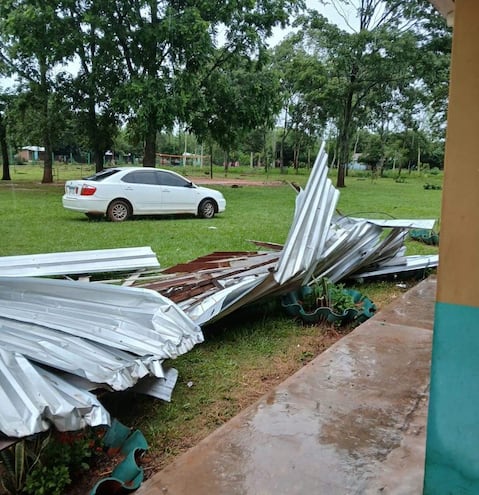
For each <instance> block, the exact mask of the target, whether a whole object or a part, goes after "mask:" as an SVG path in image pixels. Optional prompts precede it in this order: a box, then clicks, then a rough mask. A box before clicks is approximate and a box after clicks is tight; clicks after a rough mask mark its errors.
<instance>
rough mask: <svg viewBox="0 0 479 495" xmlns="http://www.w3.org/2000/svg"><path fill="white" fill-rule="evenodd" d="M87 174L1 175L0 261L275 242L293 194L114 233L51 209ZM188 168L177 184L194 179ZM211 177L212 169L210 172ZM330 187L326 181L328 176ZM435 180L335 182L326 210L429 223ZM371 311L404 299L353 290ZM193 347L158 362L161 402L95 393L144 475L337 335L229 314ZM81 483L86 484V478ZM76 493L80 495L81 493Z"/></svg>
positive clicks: (375, 286) (248, 193)
mask: <svg viewBox="0 0 479 495" xmlns="http://www.w3.org/2000/svg"><path fill="white" fill-rule="evenodd" d="M300 172H301V173H299V174H297V175H296V174H294V173H292V172H291V171H290V172H289V174H287V175H280V174H279V172H278V171H276V170H275V171H272V172H271V173H270V174H268V180H285V179H286V180H292V181H294V182H297V183H299V184H301V185H304V184H305V183H306V180H307V176H306V173H305V171H300ZM87 173H89V171H87V170H86V169H85V168H84V167H82V168H81V169H79V168H78V167H69V168H67V167H65V166H63V167H61V168H60V167H59V168H58V170H57V172H56V174H55V177H56V179H55V180H56V182H55V183H54V184H51V185H46V184H40V180H41V168H40V167H39V166H36V167H35V166H22V167H16V171H15V170H12V179H13V180H12V181H11V182H1V183H0V210H1V211H2V221H1V230H0V232H1V242H0V255H2V256H7V255H19V254H32V253H44V252H59V251H71V250H86V249H103V248H118V247H129V246H151V247H152V249H153V250H154V251H155V253H156V254H157V256H158V258H159V260H160V263H161V265H162V266H163V267H166V266H171V265H174V264H176V263H180V262H184V261H188V260H191V259H193V258H195V257H197V256H200V255H204V254H208V253H211V252H212V251H221V250H223V251H230V250H255V249H256V248H255V246H254V245H252V244H251V243H250V242H248V240H249V239H255V240H262V241H271V242H278V243H283V242H284V241H285V239H286V236H287V233H288V230H289V227H290V225H291V220H292V218H293V212H294V204H295V192H294V190H293V188H292V187H290V186H289V185H288V184H286V183H285V184H284V185H280V186H277V187H246V186H245V187H238V188H231V187H225V186H218V187H216V186H215V187H216V188H217V189H219V190H221V191H222V192H223V194H224V195H225V197H226V200H227V209H226V211H225V212H224V213H222V214H220V215H218V216H217V217H215V218H214V219H212V220H202V219H197V218H191V217H182V218H175V217H163V218H160V217H158V218H141V219H137V220H132V221H128V222H124V223H111V222H108V221H106V220H102V221H99V222H95V221H89V220H88V219H87V218H86V217H85V216H84V215H82V214H77V213H74V212H69V211H66V210H64V209H63V208H62V206H61V196H62V194H63V181H64V180H66V179H68V178H74V177H75V176H76V177H81V176H82V175H85V174H87ZM204 173H205V171H198V170H191V171H188V174H189V176H191V177H192V178H194V174H197V175H198V174H204ZM233 174H238V175H236V177H238V178H252V179H255V180H257V179H258V177H260V178H261V180H263V179H264V177H265V174H264V172H259V171H251V170H248V169H243V170H241V171H239V170H234V171H230V172H229V174H228V175H229V176H230V177H231V176H233ZM215 176H216V177H223V176H224V173H223V171H222V170H221V169H220V170H216V171H215ZM331 177H332V180H333V182H335V177H334V174H333V173H332V175H331ZM440 180H441V178H440V177H437V176H435V177H433V178H431V177H425V176H417V175H411V176H409V175H407V174H406V175H405V182H403V183H399V182H395V180H394V178H393V177H387V178H378V179H377V180H375V181H371V179H370V178H369V177H367V176H366V177H357V176H351V177H347V179H346V185H347V187H346V188H344V189H342V190H341V196H340V201H339V205H338V208H339V210H340V211H341V212H342V213H344V214H353V215H362V214H364V215H366V216H370V217H382V218H388V217H394V218H403V217H405V218H434V219H438V218H439V216H440V202H441V191H438V190H424V188H423V185H424V184H425V183H427V182H429V183H431V182H434V183H435V184H440ZM407 245H408V254H417V253H430V252H437V248H434V247H430V246H426V245H424V244H421V243H418V242H413V241H408V243H407ZM357 288H359V290H361V291H362V292H363V293H365V295H367V296H368V297H370V299H372V300H373V301H374V302H375V303H376V305H377V306H378V307H382V306H383V305H384V304H386V303H387V302H388V301H390V300H391V299H392V298H394V297H397V296H398V295H400V294H401V292H403V291H404V289H403V288H401V287H398V286H397V285H396V283H395V282H394V281H393V282H375V283H370V284H365V285H363V286H360V287H357ZM204 334H205V342H204V343H203V344H201V345H199V346H196V347H195V348H194V349H193V350H192V351H191V352H189V353H187V354H186V355H184V356H181V357H180V358H178V359H177V360H176V361H174V362H169V363H168V364H170V365H173V366H175V367H176V368H177V369H178V370H179V381H178V384H177V386H176V388H175V390H174V393H173V401H172V402H171V403H169V404H166V403H163V402H159V401H156V400H153V399H150V398H147V397H143V396H135V397H132V396H131V394H129V393H128V392H126V393H117V394H113V395H105V396H103V398H102V400H103V401H104V402H105V404H107V406H108V408H109V409H110V411H111V412H112V415H113V416H116V417H118V419H119V420H120V421H122V422H124V423H126V424H129V425H131V426H135V427H139V428H140V429H141V430H142V431H143V432H144V433H145V434H146V436H147V438H148V441H149V443H150V446H151V449H150V455H149V457H148V458H147V462H146V466H145V467H146V470H147V474H151V473H152V472H153V471H155V470H157V469H158V468H159V467H160V466H162V465H164V464H165V463H167V462H168V461H169V460H170V459H171V458H172V456H174V455H176V454H178V453H179V452H182V451H184V450H185V449H186V448H188V447H190V446H192V445H194V444H195V443H196V442H198V441H199V440H200V439H201V438H202V437H204V436H205V435H207V434H208V433H209V432H211V431H212V430H214V429H215V428H216V427H218V426H219V425H220V424H222V423H223V422H225V421H226V420H228V419H229V418H231V417H232V416H234V415H235V414H236V413H237V412H238V411H239V410H241V409H242V408H243V407H245V406H246V405H248V404H250V403H252V402H253V401H254V400H256V399H257V398H258V397H259V396H260V395H262V394H263V393H265V391H267V390H268V389H269V388H270V387H271V386H273V385H274V384H275V383H278V382H280V381H281V380H283V379H284V378H285V377H286V376H288V375H290V374H291V373H293V372H294V371H295V370H297V369H299V368H300V367H301V366H303V364H304V363H305V362H307V361H308V360H310V359H311V358H312V357H314V356H315V355H317V354H318V353H319V352H321V351H322V350H323V349H324V348H327V347H328V345H330V344H331V343H332V342H334V340H336V339H337V338H338V337H339V336H338V335H337V334H336V332H335V330H332V329H331V328H329V327H325V326H324V325H317V326H304V325H302V324H300V323H298V322H297V321H294V320H291V319H290V318H289V317H287V316H286V315H285V314H283V312H282V310H281V308H280V307H279V306H278V305H277V304H275V303H274V302H272V303H271V305H266V306H263V307H260V308H253V309H252V310H251V311H244V312H239V313H235V314H234V315H231V316H230V317H227V318H224V319H222V320H220V321H219V322H217V323H216V324H215V325H213V326H211V327H207V328H206V329H204ZM90 478H91V479H90V480H89V482H90V481H91V482H92V484H93V483H94V482H95V481H96V479H94V477H90ZM85 491H86V490H85Z"/></svg>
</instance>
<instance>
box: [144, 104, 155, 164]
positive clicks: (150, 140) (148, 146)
mask: <svg viewBox="0 0 479 495" xmlns="http://www.w3.org/2000/svg"><path fill="white" fill-rule="evenodd" d="M147 118H148V129H147V131H146V136H145V151H144V155H143V166H144V167H155V166H156V111H154V110H152V111H151V112H150V113H149V114H148V116H147Z"/></svg>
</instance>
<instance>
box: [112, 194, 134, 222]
mask: <svg viewBox="0 0 479 495" xmlns="http://www.w3.org/2000/svg"><path fill="white" fill-rule="evenodd" d="M106 214H107V216H108V218H109V219H110V220H111V221H112V222H123V221H124V220H127V219H128V218H130V216H131V206H130V204H129V203H128V202H127V201H125V200H123V199H115V200H113V201H112V202H111V203H110V206H108V211H107V213H106Z"/></svg>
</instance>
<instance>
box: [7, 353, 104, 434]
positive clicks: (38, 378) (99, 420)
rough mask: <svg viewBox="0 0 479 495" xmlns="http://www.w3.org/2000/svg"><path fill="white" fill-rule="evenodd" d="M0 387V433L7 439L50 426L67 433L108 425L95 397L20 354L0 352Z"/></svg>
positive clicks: (36, 431)
mask: <svg viewBox="0 0 479 495" xmlns="http://www.w3.org/2000/svg"><path fill="white" fill-rule="evenodd" d="M0 383H1V384H2V386H1V387H0V401H1V404H2V407H1V408H0V426H1V428H0V429H1V431H2V432H3V433H4V434H5V435H7V436H10V437H24V436H27V435H31V434H33V433H38V432H40V431H45V430H47V429H48V428H49V427H50V424H51V423H53V424H54V425H55V426H56V427H57V428H58V429H59V430H61V431H65V430H77V429H80V428H83V427H84V426H85V425H86V424H91V425H99V424H108V422H109V416H108V413H107V412H106V411H105V410H104V408H103V407H102V405H101V404H100V403H99V401H98V400H97V398H96V397H95V396H94V395H93V394H90V393H88V392H86V391H82V390H80V389H78V388H76V387H71V386H70V385H69V384H68V383H67V382H64V381H63V380H62V379H61V378H59V377H58V376H54V375H52V374H51V373H49V372H48V371H46V370H44V369H41V368H39V367H37V366H35V365H34V364H32V363H31V362H30V361H29V360H28V359H26V358H25V357H23V356H22V355H21V354H18V353H13V352H8V351H5V350H3V349H0Z"/></svg>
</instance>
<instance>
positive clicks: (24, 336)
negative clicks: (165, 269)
mask: <svg viewBox="0 0 479 495" xmlns="http://www.w3.org/2000/svg"><path fill="white" fill-rule="evenodd" d="M202 341H203V334H202V332H201V329H200V328H199V326H198V325H196V324H195V323H193V322H192V321H191V319H190V318H188V317H187V316H186V315H185V314H184V312H183V311H181V309H180V308H179V307H178V306H177V305H176V304H174V303H173V302H172V301H170V300H168V299H167V298H165V297H163V296H161V295H160V294H158V293H156V292H154V291H150V290H146V289H135V288H129V287H118V286H113V285H103V284H91V283H87V282H75V281H68V280H50V279H36V278H28V277H25V278H13V277H1V278H0V352H1V358H2V359H1V363H0V375H1V379H0V383H1V384H2V387H1V388H0V394H1V395H0V398H1V399H3V404H5V407H2V409H1V413H0V431H2V432H3V433H4V434H5V435H9V436H25V435H29V434H32V433H36V432H38V431H42V430H45V429H47V428H48V427H49V425H50V424H51V423H53V424H55V426H56V427H57V428H58V429H60V430H68V429H73V430H75V429H79V428H82V427H83V426H84V425H85V424H92V425H96V424H104V422H105V421H107V420H108V414H107V413H106V411H104V410H103V408H102V407H101V405H100V404H99V403H98V402H97V401H96V399H95V397H94V396H93V395H92V394H90V393H88V391H87V389H88V388H91V387H87V386H86V385H82V386H79V382H78V380H77V381H76V383H75V380H74V379H73V380H70V379H68V376H76V377H78V378H79V379H82V380H85V381H88V382H89V383H93V384H95V387H97V388H98V387H104V386H107V387H109V388H111V389H114V390H124V389H126V388H129V387H131V386H133V385H134V384H136V383H137V382H138V381H139V380H140V379H141V378H142V377H145V376H153V377H157V378H163V379H165V380H166V377H165V372H164V370H163V366H162V363H163V361H164V360H165V359H168V358H175V357H177V356H179V355H181V354H183V353H185V352H187V351H189V350H190V349H191V348H192V347H193V346H194V345H195V344H198V343H200V342H202ZM39 364H43V365H47V366H49V368H50V369H52V370H53V369H56V370H61V371H63V372H68V374H59V373H55V374H53V371H52V372H47V371H45V369H43V368H41V367H40V366H39ZM170 383H171V382H170ZM161 393H165V394H166V395H168V391H167V390H166V389H164V390H163V392H161Z"/></svg>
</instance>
